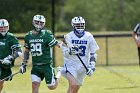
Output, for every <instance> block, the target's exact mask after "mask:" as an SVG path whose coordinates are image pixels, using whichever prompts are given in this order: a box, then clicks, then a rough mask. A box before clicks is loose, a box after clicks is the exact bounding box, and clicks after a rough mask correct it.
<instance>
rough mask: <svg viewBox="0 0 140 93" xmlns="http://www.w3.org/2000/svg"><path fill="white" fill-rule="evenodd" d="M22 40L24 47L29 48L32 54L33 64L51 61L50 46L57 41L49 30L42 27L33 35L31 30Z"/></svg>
mask: <svg viewBox="0 0 140 93" xmlns="http://www.w3.org/2000/svg"><path fill="white" fill-rule="evenodd" d="M24 40H25V45H24V47H25V48H27V49H29V50H30V52H31V54H32V64H33V65H42V64H48V63H51V62H52V47H53V46H54V45H56V44H57V43H58V42H57V40H56V39H55V38H54V36H53V35H52V33H51V31H50V30H45V29H43V30H41V31H40V32H39V34H37V35H34V34H33V31H30V32H28V34H27V35H26V36H25V38H24Z"/></svg>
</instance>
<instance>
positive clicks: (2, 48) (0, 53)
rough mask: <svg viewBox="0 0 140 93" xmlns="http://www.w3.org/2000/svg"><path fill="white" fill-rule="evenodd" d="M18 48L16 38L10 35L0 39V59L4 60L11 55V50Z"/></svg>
mask: <svg viewBox="0 0 140 93" xmlns="http://www.w3.org/2000/svg"><path fill="white" fill-rule="evenodd" d="M16 47H20V45H19V42H18V40H17V38H16V37H15V36H14V35H13V34H12V33H9V32H8V33H7V34H6V36H4V37H0V59H4V58H5V57H7V56H8V55H12V52H13V49H14V48H16Z"/></svg>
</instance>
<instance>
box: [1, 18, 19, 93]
mask: <svg viewBox="0 0 140 93" xmlns="http://www.w3.org/2000/svg"><path fill="white" fill-rule="evenodd" d="M8 31H9V23H8V21H7V20H6V19H0V93H1V91H2V89H3V86H4V81H8V80H12V77H9V78H6V77H8V76H10V75H12V70H11V68H12V67H13V66H14V60H15V59H16V58H17V57H19V56H20V55H22V49H21V46H20V44H19V42H18V40H17V38H16V37H15V36H14V35H13V34H12V33H10V32H8ZM4 78H6V79H4Z"/></svg>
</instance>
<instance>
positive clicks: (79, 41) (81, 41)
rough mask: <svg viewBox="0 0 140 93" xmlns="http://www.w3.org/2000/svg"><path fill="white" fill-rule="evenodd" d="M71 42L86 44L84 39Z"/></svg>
mask: <svg viewBox="0 0 140 93" xmlns="http://www.w3.org/2000/svg"><path fill="white" fill-rule="evenodd" d="M72 44H87V41H86V40H72Z"/></svg>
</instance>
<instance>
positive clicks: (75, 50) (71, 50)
mask: <svg viewBox="0 0 140 93" xmlns="http://www.w3.org/2000/svg"><path fill="white" fill-rule="evenodd" d="M69 54H70V55H77V54H79V48H78V46H72V47H70V48H69Z"/></svg>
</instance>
